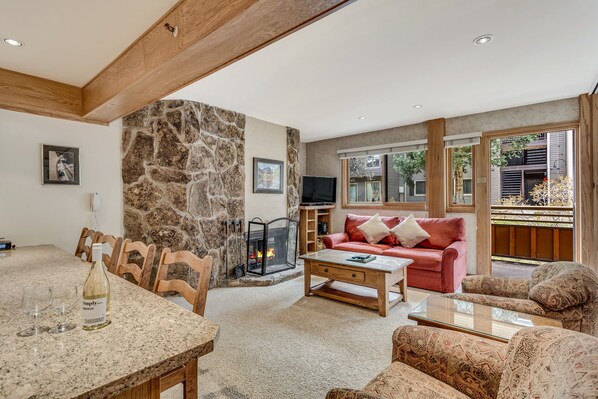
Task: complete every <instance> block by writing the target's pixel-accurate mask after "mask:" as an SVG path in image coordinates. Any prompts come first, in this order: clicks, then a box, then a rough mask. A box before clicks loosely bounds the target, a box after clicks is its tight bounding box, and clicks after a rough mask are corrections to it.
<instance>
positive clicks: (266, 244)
mask: <svg viewBox="0 0 598 399" xmlns="http://www.w3.org/2000/svg"><path fill="white" fill-rule="evenodd" d="M298 229H299V222H298V221H297V220H293V219H289V218H279V219H275V220H272V221H271V222H268V223H265V222H263V221H262V220H261V219H259V218H254V219H253V220H251V221H250V222H249V226H248V228H247V272H249V273H252V274H258V275H261V276H265V275H267V274H272V273H277V272H281V271H283V270H289V269H294V268H295V266H296V264H297V235H298V234H297V233H298Z"/></svg>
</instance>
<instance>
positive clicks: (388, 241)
mask: <svg viewBox="0 0 598 399" xmlns="http://www.w3.org/2000/svg"><path fill="white" fill-rule="evenodd" d="M371 218H372V216H359V215H351V214H349V215H347V218H346V220H345V232H344V233H335V234H330V235H329V236H326V237H324V245H326V248H330V249H337V250H342V251H352V252H360V253H369V254H375V255H387V256H396V257H400V258H409V259H413V263H412V264H411V265H409V266H408V267H407V285H408V286H410V287H417V288H423V289H426V290H432V291H439V292H455V289H456V288H458V287H460V285H461V280H462V279H463V277H465V274H466V262H465V253H466V251H467V244H466V242H465V221H464V220H463V218H442V219H441V218H438V219H435V218H420V219H416V220H417V223H418V224H419V225H420V226H421V227H422V228H423V229H424V230H426V232H427V233H428V234H430V238H429V239H427V240H425V241H422V242H421V243H419V244H418V245H417V246H416V247H414V248H404V247H402V246H401V244H400V242H399V240H397V239H396V237H395V236H394V234H392V233H391V234H390V235H388V236H387V237H385V238H384V239H382V240H381V241H380V242H379V243H378V244H369V243H368V242H367V241H366V239H365V237H364V236H363V234H362V233H361V231H359V229H358V228H357V226H359V225H361V224H363V223H365V222H367V221H368V220H370V219H371ZM401 220H402V219H401V218H400V217H397V216H392V217H382V221H383V222H384V224H386V225H387V226H388V228H390V229H392V228H393V227H395V226H396V225H398V224H399V223H400V222H401Z"/></svg>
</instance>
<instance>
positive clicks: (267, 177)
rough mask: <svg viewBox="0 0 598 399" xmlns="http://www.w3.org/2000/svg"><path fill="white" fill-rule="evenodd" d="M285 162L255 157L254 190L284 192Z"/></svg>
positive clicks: (255, 191) (257, 191)
mask: <svg viewBox="0 0 598 399" xmlns="http://www.w3.org/2000/svg"><path fill="white" fill-rule="evenodd" d="M283 176H284V162H283V161H276V160H274V159H264V158H253V192H254V193H267V194H282V192H283V184H284V183H283Z"/></svg>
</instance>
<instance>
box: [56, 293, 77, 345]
mask: <svg viewBox="0 0 598 399" xmlns="http://www.w3.org/2000/svg"><path fill="white" fill-rule="evenodd" d="M77 299H78V291H77V286H76V285H61V286H55V287H53V288H52V308H54V312H56V313H58V314H59V315H60V322H59V323H58V325H56V326H54V327H52V328H51V329H50V334H60V333H63V332H65V331H70V330H72V329H73V328H75V327H77V325H76V324H73V323H67V322H66V314H67V313H68V312H70V311H71V309H73V307H74V306H75V304H76V303H77Z"/></svg>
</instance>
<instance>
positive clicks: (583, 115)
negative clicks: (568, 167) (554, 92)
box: [576, 94, 598, 271]
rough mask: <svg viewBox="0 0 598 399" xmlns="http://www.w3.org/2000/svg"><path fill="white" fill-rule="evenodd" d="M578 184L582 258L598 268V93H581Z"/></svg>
mask: <svg viewBox="0 0 598 399" xmlns="http://www.w3.org/2000/svg"><path fill="white" fill-rule="evenodd" d="M578 141H579V143H578V146H577V148H578V154H577V155H578V158H577V159H578V160H579V161H578V168H577V172H578V173H577V181H576V183H577V186H578V187H579V197H578V198H579V207H578V209H576V212H579V214H578V218H577V221H578V222H579V226H580V236H581V237H580V244H581V251H580V252H581V253H580V255H581V259H579V261H580V262H581V263H583V264H585V265H587V266H589V267H591V268H592V269H594V270H595V271H598V253H597V252H598V251H597V250H596V243H597V242H598V221H596V218H598V192H597V187H596V184H597V182H598V165H596V164H597V163H598V96H596V95H593V96H589V95H587V94H582V95H581V96H579V133H578Z"/></svg>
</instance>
